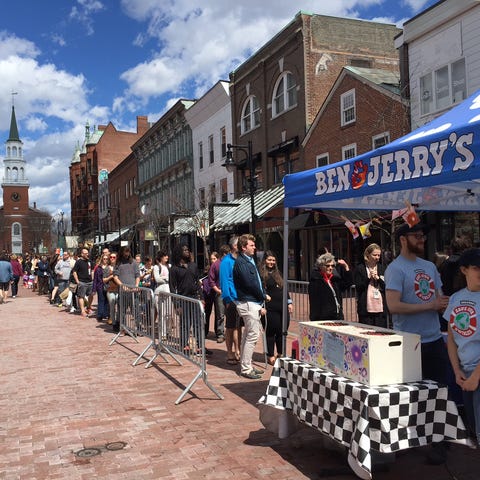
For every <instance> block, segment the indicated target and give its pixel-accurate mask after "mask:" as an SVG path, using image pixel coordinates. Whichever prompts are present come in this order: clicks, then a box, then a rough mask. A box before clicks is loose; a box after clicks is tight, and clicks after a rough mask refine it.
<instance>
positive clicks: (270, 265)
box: [259, 250, 293, 365]
mask: <svg viewBox="0 0 480 480" xmlns="http://www.w3.org/2000/svg"><path fill="white" fill-rule="evenodd" d="M259 270H260V277H261V279H262V283H263V288H264V289H265V293H266V295H267V297H266V298H267V301H266V303H265V308H266V310H267V315H266V322H265V323H266V325H264V328H265V336H266V338H267V356H268V363H269V364H270V365H273V364H274V363H275V359H276V356H275V347H277V356H282V355H283V341H282V339H283V337H282V332H283V325H282V321H283V318H282V312H283V278H282V275H281V274H280V271H279V270H278V265H277V257H276V256H275V254H274V253H273V252H271V251H270V250H267V251H266V252H265V253H264V255H263V258H262V262H261V264H260V269H259ZM287 302H288V317H289V319H290V314H291V313H292V311H293V304H292V300H291V299H290V297H288V299H287ZM262 323H263V322H262ZM287 329H288V322H287Z"/></svg>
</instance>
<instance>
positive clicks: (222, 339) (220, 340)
mask: <svg viewBox="0 0 480 480" xmlns="http://www.w3.org/2000/svg"><path fill="white" fill-rule="evenodd" d="M224 341H225V337H224V336H223V335H219V336H218V337H217V343H223V342H224Z"/></svg>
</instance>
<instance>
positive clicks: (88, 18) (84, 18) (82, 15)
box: [69, 0, 105, 35]
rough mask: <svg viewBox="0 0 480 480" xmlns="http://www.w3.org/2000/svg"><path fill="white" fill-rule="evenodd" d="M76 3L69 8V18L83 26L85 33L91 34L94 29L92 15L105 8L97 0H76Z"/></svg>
mask: <svg viewBox="0 0 480 480" xmlns="http://www.w3.org/2000/svg"><path fill="white" fill-rule="evenodd" d="M77 4H78V5H74V6H73V7H72V9H71V10H70V15H69V18H70V20H73V21H77V22H79V23H81V24H82V25H83V27H84V28H85V33H86V34H87V35H93V34H94V32H95V30H94V28H93V19H92V16H93V14H94V13H98V12H100V11H101V10H103V9H104V8H105V6H104V5H103V3H102V2H100V1H99V0H77Z"/></svg>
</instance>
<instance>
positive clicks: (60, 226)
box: [57, 210, 66, 248]
mask: <svg viewBox="0 0 480 480" xmlns="http://www.w3.org/2000/svg"><path fill="white" fill-rule="evenodd" d="M64 215H65V213H64V212H63V211H62V210H60V220H58V222H57V233H58V240H57V241H58V248H65V247H66V245H65V224H64V223H63V216H64Z"/></svg>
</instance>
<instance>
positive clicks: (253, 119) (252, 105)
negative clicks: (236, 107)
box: [240, 95, 260, 134]
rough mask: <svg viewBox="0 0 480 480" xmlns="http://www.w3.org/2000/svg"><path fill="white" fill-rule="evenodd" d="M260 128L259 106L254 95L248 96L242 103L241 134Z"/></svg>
mask: <svg viewBox="0 0 480 480" xmlns="http://www.w3.org/2000/svg"><path fill="white" fill-rule="evenodd" d="M259 126H260V104H259V103H258V99H257V97H256V96H255V95H250V96H249V97H248V98H247V99H246V100H245V102H244V104H243V108H242V118H241V121H240V131H241V133H242V134H244V133H248V132H251V131H252V130H254V129H255V128H257V127H259Z"/></svg>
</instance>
